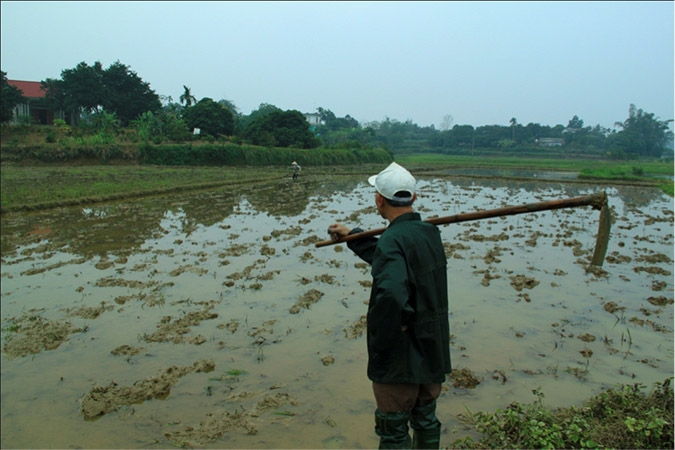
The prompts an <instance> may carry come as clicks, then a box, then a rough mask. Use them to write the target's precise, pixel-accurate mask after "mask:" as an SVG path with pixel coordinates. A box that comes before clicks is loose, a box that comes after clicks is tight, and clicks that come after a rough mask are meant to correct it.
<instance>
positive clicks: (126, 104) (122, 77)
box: [102, 61, 162, 125]
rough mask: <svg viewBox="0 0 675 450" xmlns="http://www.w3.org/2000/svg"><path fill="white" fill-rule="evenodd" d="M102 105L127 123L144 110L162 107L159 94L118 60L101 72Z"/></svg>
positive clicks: (154, 109) (123, 122)
mask: <svg viewBox="0 0 675 450" xmlns="http://www.w3.org/2000/svg"><path fill="white" fill-rule="evenodd" d="M103 89H104V95H103V102H102V104H103V107H104V108H105V109H106V110H107V111H108V112H113V113H115V114H116V115H117V118H118V119H119V120H120V121H121V122H122V124H123V125H127V124H128V123H129V122H131V121H132V120H134V119H136V118H137V117H138V116H140V115H141V114H142V113H144V112H146V111H158V110H159V109H161V108H162V103H161V102H160V101H159V96H158V95H157V94H155V92H154V91H153V90H152V89H150V84H149V83H146V82H144V81H143V80H142V79H141V78H140V77H139V76H138V75H137V74H136V72H133V71H132V70H130V68H129V66H127V65H124V64H122V63H121V62H119V61H116V62H115V63H113V64H111V65H110V67H108V68H107V69H106V70H105V72H104V73H103Z"/></svg>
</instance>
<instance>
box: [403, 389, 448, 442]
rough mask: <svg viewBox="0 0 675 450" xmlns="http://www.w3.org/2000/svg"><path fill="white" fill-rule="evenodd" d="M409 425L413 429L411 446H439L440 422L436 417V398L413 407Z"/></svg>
mask: <svg viewBox="0 0 675 450" xmlns="http://www.w3.org/2000/svg"><path fill="white" fill-rule="evenodd" d="M410 425H411V427H412V429H413V447H412V448H426V449H429V448H432V449H437V448H439V446H440V443H441V422H439V421H438V418H437V417H436V400H434V401H433V402H431V403H427V404H426V405H422V406H416V407H415V408H413V410H412V412H411V415H410Z"/></svg>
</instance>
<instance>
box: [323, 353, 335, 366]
mask: <svg viewBox="0 0 675 450" xmlns="http://www.w3.org/2000/svg"><path fill="white" fill-rule="evenodd" d="M321 363H322V364H323V365H324V366H330V365H331V364H333V363H335V358H334V357H332V356H330V355H329V356H324V357H323V358H321Z"/></svg>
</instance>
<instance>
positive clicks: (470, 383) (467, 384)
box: [450, 368, 480, 389]
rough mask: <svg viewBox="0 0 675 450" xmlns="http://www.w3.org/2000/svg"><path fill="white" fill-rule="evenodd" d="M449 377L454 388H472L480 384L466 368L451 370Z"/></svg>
mask: <svg viewBox="0 0 675 450" xmlns="http://www.w3.org/2000/svg"><path fill="white" fill-rule="evenodd" d="M450 379H451V380H452V385H453V386H454V387H456V388H464V389H473V388H475V387H476V386H478V385H479V384H480V380H479V379H478V378H477V377H476V376H475V375H474V374H473V372H471V370H469V369H466V368H464V369H455V370H453V371H452V373H451V374H450Z"/></svg>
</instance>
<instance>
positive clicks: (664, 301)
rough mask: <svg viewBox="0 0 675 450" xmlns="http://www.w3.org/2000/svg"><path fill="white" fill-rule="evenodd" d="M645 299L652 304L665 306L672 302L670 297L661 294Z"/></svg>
mask: <svg viewBox="0 0 675 450" xmlns="http://www.w3.org/2000/svg"><path fill="white" fill-rule="evenodd" d="M647 301H648V302H649V303H651V304H652V305H654V306H666V305H670V304H672V303H673V299H672V298H668V297H664V296H663V295H662V296H660V297H649V298H648V299H647Z"/></svg>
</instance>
